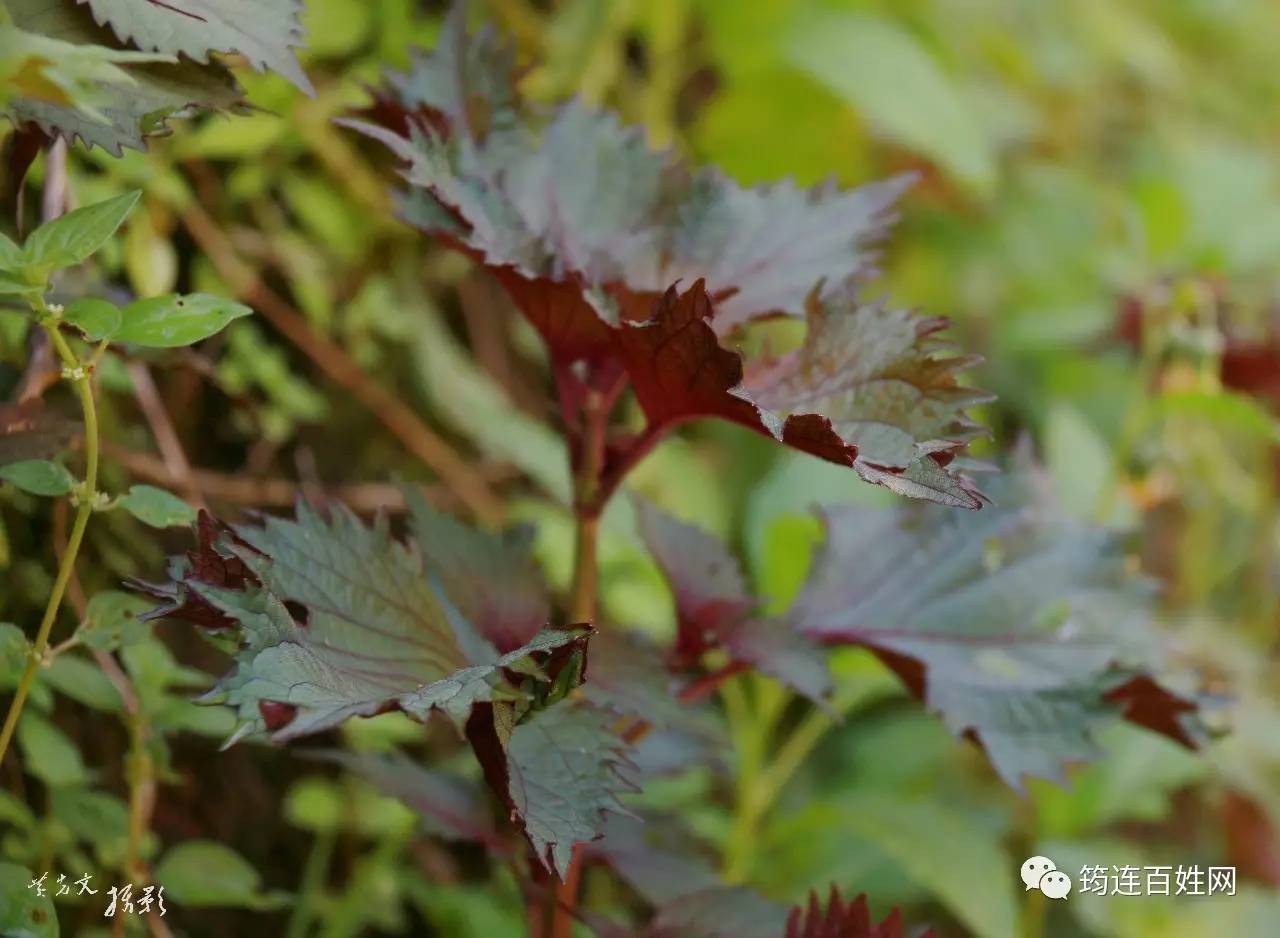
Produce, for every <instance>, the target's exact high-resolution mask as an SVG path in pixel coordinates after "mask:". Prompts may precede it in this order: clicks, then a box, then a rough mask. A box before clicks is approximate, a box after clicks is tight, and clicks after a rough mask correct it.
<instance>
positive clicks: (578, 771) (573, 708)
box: [506, 701, 635, 879]
mask: <svg viewBox="0 0 1280 938" xmlns="http://www.w3.org/2000/svg"><path fill="white" fill-rule="evenodd" d="M612 722H613V721H612V718H611V717H610V716H609V715H608V714H606V713H605V712H604V711H601V710H597V709H596V708H594V707H591V706H588V705H586V704H583V703H580V702H577V701H568V702H565V703H561V704H558V705H554V706H551V707H548V708H547V709H545V710H543V711H541V712H539V713H537V714H535V715H534V716H533V717H531V718H530V719H528V720H526V721H524V722H523V723H520V724H519V725H518V726H516V728H515V730H514V731H513V732H512V733H511V738H510V739H509V740H508V742H507V792H506V795H507V799H508V801H509V803H510V805H511V808H512V811H513V816H514V817H517V818H519V820H520V823H521V825H522V826H523V828H524V833H525V836H526V837H528V838H529V843H530V845H531V846H532V847H533V852H534V854H535V855H536V856H537V857H538V859H539V860H541V861H542V862H543V863H544V864H545V865H546V866H547V868H548V869H551V870H554V871H555V872H556V873H557V874H558V875H559V876H560V878H561V879H564V877H565V876H566V875H567V873H568V870H569V862H570V860H571V859H572V858H573V849H574V847H575V846H576V845H578V844H581V843H586V842H588V841H592V840H595V839H596V838H597V837H599V836H600V835H601V833H602V832H603V830H604V821H605V815H606V813H608V812H613V813H624V814H625V813H626V809H625V808H623V807H622V804H621V802H620V800H619V799H620V798H621V797H622V795H623V794H625V793H626V792H629V791H634V790H635V788H634V785H632V783H631V782H630V781H629V780H628V779H627V778H626V776H625V775H624V774H623V771H624V769H625V768H626V758H625V756H624V755H623V751H624V749H625V748H626V744H625V743H624V742H623V741H622V739H621V738H620V737H619V736H618V735H617V734H616V733H614V732H613V730H612V728H611V726H610V724H611V723H612Z"/></svg>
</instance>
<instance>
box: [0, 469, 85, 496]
mask: <svg viewBox="0 0 1280 938" xmlns="http://www.w3.org/2000/svg"><path fill="white" fill-rule="evenodd" d="M0 479H3V480H4V481H6V482H11V483H13V484H14V485H16V486H17V487H18V488H20V489H22V491H24V492H30V493H31V494H32V495H47V496H49V497H51V498H56V497H57V496H59V495H66V494H67V493H68V492H70V491H71V490H72V489H73V488H75V484H76V480H75V478H74V477H73V476H72V475H71V473H70V472H68V471H67V470H66V468H65V467H63V466H60V465H58V464H57V463H56V462H49V460H47V459H24V460H22V461H21V462H15V463H10V464H9V465H7V466H0Z"/></svg>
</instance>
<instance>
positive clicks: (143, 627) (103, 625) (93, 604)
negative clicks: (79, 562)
mask: <svg viewBox="0 0 1280 938" xmlns="http://www.w3.org/2000/svg"><path fill="white" fill-rule="evenodd" d="M150 608H151V603H149V602H147V600H145V599H143V598H142V597H140V596H133V595H131V594H129V593H122V592H120V591H119V590H106V591H104V592H101V593H97V594H95V595H94V597H93V598H92V599H90V600H89V605H88V607H87V608H86V609H85V614H84V621H83V622H81V623H80V628H79V630H78V631H77V632H76V635H77V636H78V637H79V639H80V641H81V642H83V643H84V644H85V645H87V646H89V647H90V648H95V649H98V650H100V651H115V650H116V649H117V648H119V647H120V646H122V645H132V644H133V643H134V642H136V641H138V640H139V639H140V638H142V637H143V636H144V635H146V634H148V633H149V632H150V627H149V626H148V625H147V623H145V622H143V621H141V620H140V619H139V616H141V615H142V614H143V613H144V612H146V611H147V610H148V609H150Z"/></svg>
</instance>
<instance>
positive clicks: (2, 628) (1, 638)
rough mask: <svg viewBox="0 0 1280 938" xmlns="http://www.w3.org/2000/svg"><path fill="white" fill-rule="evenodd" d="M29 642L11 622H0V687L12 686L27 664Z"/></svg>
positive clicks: (29, 651) (29, 649)
mask: <svg viewBox="0 0 1280 938" xmlns="http://www.w3.org/2000/svg"><path fill="white" fill-rule="evenodd" d="M30 653H31V643H30V642H28V641H27V636H26V635H24V634H23V632H22V629H20V628H18V627H17V626H16V625H14V624H13V623H12V622H0V687H12V686H13V685H14V684H16V683H17V682H18V676H19V675H20V674H22V669H23V668H25V667H26V666H27V655H29V654H30Z"/></svg>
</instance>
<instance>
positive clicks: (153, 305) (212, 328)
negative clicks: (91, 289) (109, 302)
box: [108, 293, 253, 348]
mask: <svg viewBox="0 0 1280 938" xmlns="http://www.w3.org/2000/svg"><path fill="white" fill-rule="evenodd" d="M252 312H253V310H251V309H249V307H247V306H244V305H242V304H240V303H236V302H234V301H232V300H228V299H226V298H225V297H220V296H212V295H210V294H208V293H191V294H188V295H186V296H183V295H182V294H178V293H171V294H169V295H168V296H157V297H153V298H151V299H146V300H135V301H134V302H132V303H130V304H129V305H128V306H126V307H125V308H124V309H123V310H121V312H120V319H121V323H120V326H119V328H118V329H116V331H115V332H114V333H112V334H111V335H110V336H108V338H110V339H111V340H112V341H113V342H131V343H133V344H135V345H145V346H147V347H149V348H176V347H179V346H183V345H194V344H195V343H196V342H199V341H201V340H203V339H207V338H209V336H211V335H215V334H217V333H218V332H221V331H222V330H223V328H225V327H226V325H227V324H228V323H229V322H232V321H233V320H236V319H239V318H240V317H242V316H248V315H250V314H251V313H252Z"/></svg>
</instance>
